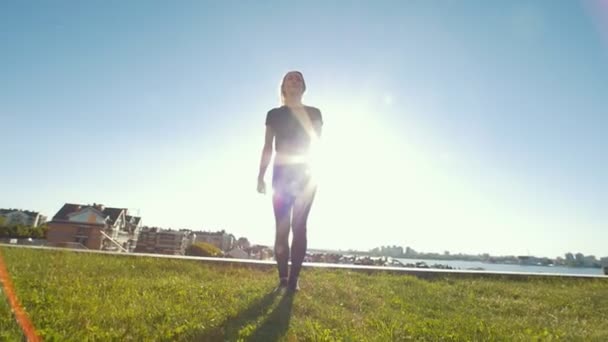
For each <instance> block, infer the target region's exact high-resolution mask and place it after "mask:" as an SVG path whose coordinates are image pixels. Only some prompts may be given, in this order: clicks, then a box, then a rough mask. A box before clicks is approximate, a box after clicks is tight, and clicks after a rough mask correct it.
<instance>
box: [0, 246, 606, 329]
mask: <svg viewBox="0 0 608 342" xmlns="http://www.w3.org/2000/svg"><path fill="white" fill-rule="evenodd" d="M2 252H3V254H4V256H5V260H6V262H7V264H8V268H9V271H10V272H11V274H12V276H13V281H14V283H15V286H16V288H17V293H18V295H19V297H20V299H21V301H22V303H23V304H24V306H25V307H26V310H27V311H28V312H29V314H30V317H31V318H32V320H33V321H34V324H35V325H36V327H37V328H38V330H39V332H40V333H41V335H42V336H44V337H45V339H46V340H50V341H52V340H61V341H64V340H70V341H86V340H104V341H105V340H116V341H119V340H120V341H129V340H132V341H145V340H155V341H156V340H197V341H198V340H203V341H204V340H212V341H216V340H223V339H227V340H238V339H244V340H275V339H284V340H289V341H291V340H357V341H359V340H370V341H390V340H405V339H414V340H432V341H435V340H438V339H443V340H471V339H472V340H509V341H511V340H530V339H531V338H535V337H538V338H541V339H545V338H546V339H552V338H555V337H561V338H564V339H566V340H598V341H599V340H608V326H607V325H606V322H607V321H608V281H606V280H597V279H596V280H576V279H554V278H549V279H546V278H531V279H528V280H508V279H483V278H476V279H465V278H456V277H447V278H442V279H438V280H433V281H429V280H421V279H417V278H414V277H411V276H405V275H389V274H379V273H377V274H373V275H368V274H364V273H357V272H349V271H331V270H320V269H319V270H309V269H305V270H304V274H303V276H302V284H301V286H302V291H301V292H299V293H297V294H296V295H295V296H287V295H283V294H273V293H272V291H271V290H272V289H273V286H274V285H275V273H274V271H273V270H260V269H252V268H247V267H240V266H225V265H224V266H220V265H211V264H205V263H201V262H197V261H184V260H170V259H156V258H143V257H139V258H136V257H123V256H109V255H95V254H82V253H74V252H57V251H45V250H28V249H17V248H2ZM2 312H4V311H3V309H2V308H1V304H0V314H1V313H2ZM0 319H1V320H0V327H3V326H5V325H7V324H8V323H7V322H6V320H7V316H6V315H2V316H0Z"/></svg>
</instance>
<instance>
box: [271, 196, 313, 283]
mask: <svg viewBox="0 0 608 342" xmlns="http://www.w3.org/2000/svg"><path fill="white" fill-rule="evenodd" d="M315 193H316V189H314V188H308V189H305V190H304V191H302V192H301V193H300V194H298V195H296V196H294V195H291V194H286V193H282V192H275V193H274V195H273V197H272V205H273V208H274V217H275V222H276V237H275V242H274V253H275V258H276V260H277V266H278V268H279V278H287V277H288V274H289V280H290V282H295V281H297V279H298V276H299V275H300V269H301V268H302V262H303V261H304V256H305V255H306V221H307V220H308V214H309V213H310V207H311V206H312V202H313V201H314V198H315ZM290 228H291V229H292V230H293V237H292V240H291V272H289V273H288V270H287V264H288V261H289V231H290Z"/></svg>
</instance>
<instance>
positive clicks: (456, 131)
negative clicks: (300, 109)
mask: <svg viewBox="0 0 608 342" xmlns="http://www.w3.org/2000/svg"><path fill="white" fill-rule="evenodd" d="M0 32H2V33H1V34H0V43H1V44H2V50H3V51H2V57H1V59H0V73H1V74H2V75H3V80H5V81H4V82H0V118H1V121H0V122H1V124H2V127H3V132H2V134H3V143H2V146H3V148H2V150H3V156H2V167H1V168H0V179H2V180H3V182H2V186H1V187H0V188H1V189H2V192H3V194H8V196H2V197H1V198H0V208H22V209H27V210H36V211H40V212H42V213H44V214H45V215H47V216H49V217H52V215H54V213H55V212H56V211H57V210H59V208H61V206H62V205H63V204H64V203H82V204H92V203H103V204H105V205H107V206H111V207H125V208H131V209H133V210H139V215H138V216H141V217H142V219H143V221H144V223H145V224H148V225H151V226H159V227H167V228H168V227H184V228H187V227H191V228H192V229H200V228H201V227H205V226H208V227H218V228H219V229H222V228H224V229H226V230H229V231H232V232H234V233H235V235H239V236H247V237H248V238H249V239H250V240H252V241H259V242H260V243H261V244H266V245H271V244H272V242H273V239H274V218H273V215H272V207H271V203H270V196H268V195H266V196H261V195H259V194H257V193H256V191H255V190H256V177H257V172H258V165H259V159H260V153H261V148H262V143H263V138H264V137H263V134H264V119H265V115H266V112H267V111H268V110H270V109H271V108H273V107H277V106H279V105H280V102H279V92H278V86H279V82H280V80H281V77H282V76H283V75H284V73H285V72H286V71H289V70H294V69H295V70H300V71H302V72H303V74H304V78H305V80H306V82H307V85H308V89H307V92H306V94H305V96H304V102H305V103H306V104H309V105H312V106H315V107H318V108H320V109H321V112H322V113H323V119H324V130H323V137H322V139H321V142H320V147H321V155H320V156H319V161H320V162H319V164H318V168H317V174H316V175H317V179H318V180H319V190H318V193H317V198H316V201H315V203H314V205H313V209H312V212H311V215H310V219H309V230H308V241H309V246H311V247H313V248H319V249H349V248H352V249H371V248H374V247H376V246H381V245H385V244H387V243H390V244H391V245H392V244H397V245H401V246H408V245H409V246H416V249H420V250H425V251H434V252H439V253H440V252H442V251H444V250H450V251H452V250H453V251H461V252H462V253H467V254H480V253H490V254H497V255H507V254H509V255H510V254H516V255H517V254H521V255H525V254H531V255H543V256H558V255H563V254H564V253H566V252H568V251H571V252H574V253H575V252H576V251H581V252H582V253H584V254H586V255H587V254H591V255H596V256H597V257H601V256H605V254H606V252H605V251H606V248H605V241H608V229H606V228H608V227H607V225H608V214H607V213H606V208H607V207H608V181H607V180H606V179H605V175H606V174H607V172H608V158H606V151H608V142H607V139H606V138H605V135H604V131H605V128H606V127H608V115H606V112H605V108H606V102H605V99H604V94H606V93H608V63H607V62H608V6H606V5H605V4H604V3H602V2H599V1H598V2H594V1H583V2H561V3H548V2H547V3H543V2H529V1H510V2H505V3H499V4H498V3H497V4H484V3H483V2H478V1H425V2H418V1H408V2H399V1H382V2H378V3H365V2H352V3H325V2H322V1H311V2H307V3H298V4H283V3H279V2H274V1H271V2H267V3H264V4H253V3H251V4H249V3H244V2H238V1H226V2H222V3H221V4H214V5H211V4H209V3H206V2H197V1H192V2H190V1H185V2H180V3H179V4H170V3H164V2H160V1H150V2H145V3H143V2H129V3H122V2H112V1H109V2H104V3H79V2H73V1H58V2H53V3H37V4H30V3H21V2H4V3H2V4H1V5H0ZM270 177H271V175H270V173H267V175H266V179H267V180H269V179H270Z"/></svg>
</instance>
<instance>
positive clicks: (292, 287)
mask: <svg viewBox="0 0 608 342" xmlns="http://www.w3.org/2000/svg"><path fill="white" fill-rule="evenodd" d="M299 283H300V282H299V281H298V280H297V279H296V280H295V281H293V280H291V279H290V281H289V282H288V284H287V290H288V291H289V292H297V291H300V284H299Z"/></svg>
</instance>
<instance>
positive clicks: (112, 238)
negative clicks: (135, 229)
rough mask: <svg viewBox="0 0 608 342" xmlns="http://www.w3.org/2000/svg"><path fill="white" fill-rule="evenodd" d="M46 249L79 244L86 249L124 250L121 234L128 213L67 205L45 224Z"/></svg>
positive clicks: (117, 209)
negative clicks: (53, 246) (47, 246)
mask: <svg viewBox="0 0 608 342" xmlns="http://www.w3.org/2000/svg"><path fill="white" fill-rule="evenodd" d="M48 227H49V230H48V232H47V240H48V243H49V245H56V246H69V245H70V244H79V245H82V246H84V247H86V248H88V249H103V250H123V249H122V248H124V247H123V246H122V244H124V242H123V243H121V242H120V241H117V240H120V239H119V232H120V231H127V229H128V227H129V226H128V224H127V209H125V208H109V207H105V206H104V205H102V204H96V203H94V204H93V205H83V204H72V203H66V204H64V205H63V207H61V209H60V210H59V211H58V212H57V214H55V216H53V219H52V220H51V222H49V223H48Z"/></svg>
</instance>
